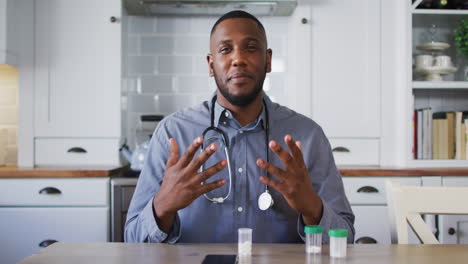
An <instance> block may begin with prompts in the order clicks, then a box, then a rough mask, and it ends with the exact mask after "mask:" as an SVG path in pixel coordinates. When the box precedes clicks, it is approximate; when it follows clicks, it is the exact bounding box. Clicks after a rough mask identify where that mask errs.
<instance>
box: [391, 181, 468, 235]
mask: <svg viewBox="0 0 468 264" xmlns="http://www.w3.org/2000/svg"><path fill="white" fill-rule="evenodd" d="M386 191H387V205H388V209H389V217H390V234H391V241H392V243H393V244H396V243H398V244H408V228H407V225H406V224H407V223H408V225H409V226H410V227H411V228H412V229H413V231H414V232H415V234H416V236H417V237H418V238H419V240H420V241H421V243H423V244H439V241H438V240H437V239H436V237H435V236H434V234H433V233H432V232H431V229H430V227H429V226H428V225H427V224H426V223H425V222H424V220H423V219H422V216H421V215H422V214H444V215H468V187H432V186H427V187H423V186H402V185H400V184H399V183H397V182H392V181H388V180H387V181H386Z"/></svg>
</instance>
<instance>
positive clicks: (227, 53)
mask: <svg viewBox="0 0 468 264" xmlns="http://www.w3.org/2000/svg"><path fill="white" fill-rule="evenodd" d="M271 55H272V51H271V49H268V48H267V39H266V34H265V29H264V28H263V25H262V24H261V23H260V21H258V19H257V18H255V17H254V16H252V15H251V14H249V13H247V12H244V11H239V10H236V11H231V12H229V13H227V14H225V15H223V16H222V17H220V18H219V19H218V21H216V23H215V24H214V26H213V28H212V30H211V37H210V54H208V56H207V60H208V66H209V70H210V76H214V78H215V81H216V85H217V86H218V91H219V92H220V93H221V95H222V96H223V97H224V98H225V99H226V100H227V101H228V102H229V103H230V104H232V105H234V106H238V107H244V106H247V105H250V104H251V103H252V102H253V101H254V100H255V99H256V98H257V97H258V96H259V94H260V92H261V91H262V87H263V81H264V80H265V76H266V73H267V72H270V71H271Z"/></svg>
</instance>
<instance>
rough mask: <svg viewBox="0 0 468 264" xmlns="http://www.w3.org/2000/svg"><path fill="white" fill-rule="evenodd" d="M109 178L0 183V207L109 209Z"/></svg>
mask: <svg viewBox="0 0 468 264" xmlns="http://www.w3.org/2000/svg"><path fill="white" fill-rule="evenodd" d="M109 189H110V187H109V178H73V179H64V178H62V179H49V178H41V179H0V206H109V204H110V202H109V199H110V198H109V197H110V191H109Z"/></svg>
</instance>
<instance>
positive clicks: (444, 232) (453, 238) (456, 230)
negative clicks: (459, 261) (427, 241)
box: [439, 177, 468, 244]
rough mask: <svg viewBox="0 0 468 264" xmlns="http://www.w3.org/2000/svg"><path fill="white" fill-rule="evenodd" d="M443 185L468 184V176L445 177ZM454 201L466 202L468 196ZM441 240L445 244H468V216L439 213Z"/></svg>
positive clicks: (459, 185)
mask: <svg viewBox="0 0 468 264" xmlns="http://www.w3.org/2000/svg"><path fill="white" fill-rule="evenodd" d="M442 185H443V186H455V187H457V186H458V187H461V186H468V177H443V179H442ZM453 202H466V197H464V198H461V199H460V200H459V201H453ZM439 241H440V243H443V244H468V216H467V215H439Z"/></svg>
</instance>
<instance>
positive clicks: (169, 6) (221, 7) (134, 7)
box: [123, 0, 297, 16]
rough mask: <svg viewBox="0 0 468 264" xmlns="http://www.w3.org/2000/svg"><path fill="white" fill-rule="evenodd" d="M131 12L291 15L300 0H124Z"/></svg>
mask: <svg viewBox="0 0 468 264" xmlns="http://www.w3.org/2000/svg"><path fill="white" fill-rule="evenodd" d="M123 3H124V7H125V8H126V9H127V12H128V14H129V15H140V16H160V15H172V16H174V15H175V16H210V15H211V16H219V15H222V14H225V13H227V12H229V11H231V10H236V9H239V10H244V11H247V12H249V13H251V14H252V15H256V16H289V15H291V14H292V13H293V11H294V9H295V8H296V6H297V0H243V1H232V0H123Z"/></svg>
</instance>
